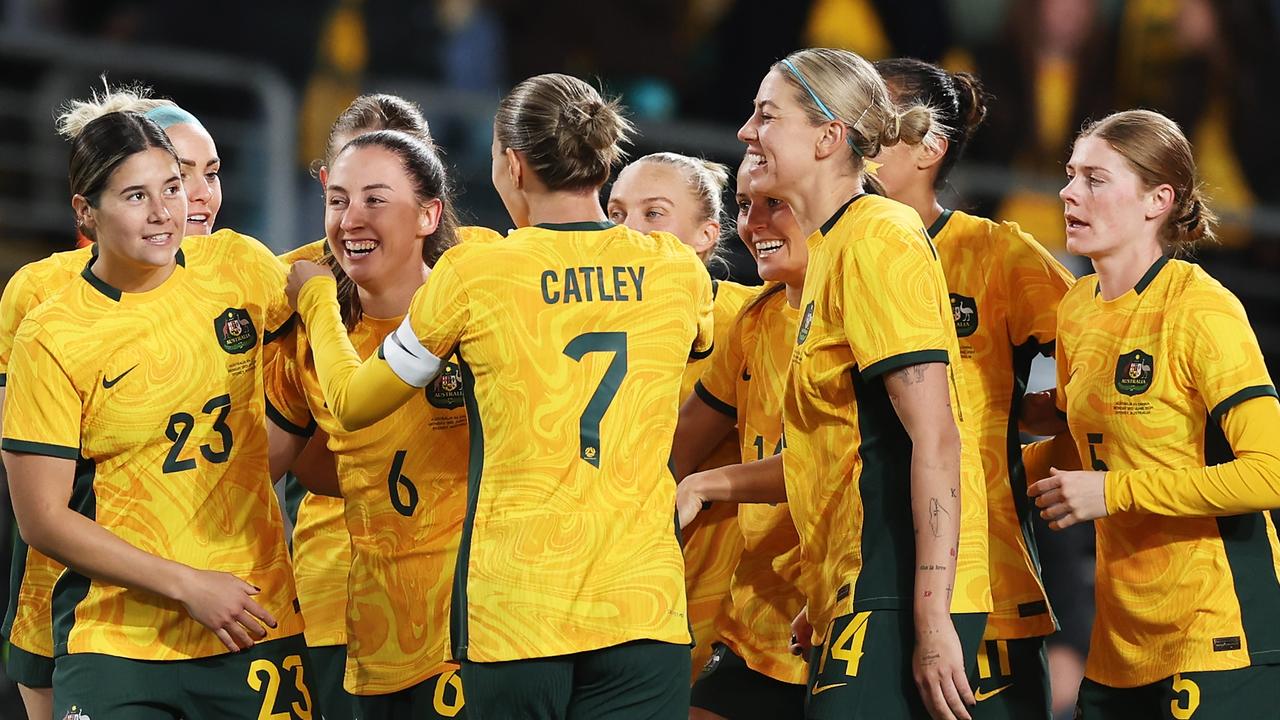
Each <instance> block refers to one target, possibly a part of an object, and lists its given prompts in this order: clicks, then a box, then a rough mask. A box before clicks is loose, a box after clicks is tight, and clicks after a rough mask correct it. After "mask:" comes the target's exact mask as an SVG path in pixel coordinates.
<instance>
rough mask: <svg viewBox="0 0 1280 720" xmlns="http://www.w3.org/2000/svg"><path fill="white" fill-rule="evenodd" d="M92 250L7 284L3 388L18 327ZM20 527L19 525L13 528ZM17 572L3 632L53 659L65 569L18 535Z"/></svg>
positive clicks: (0, 323) (30, 268) (47, 261)
mask: <svg viewBox="0 0 1280 720" xmlns="http://www.w3.org/2000/svg"><path fill="white" fill-rule="evenodd" d="M93 252H94V248H92V247H86V248H82V249H79V250H71V251H68V252H60V253H55V254H53V255H50V256H49V257H47V258H44V259H43V260H37V261H36V262H33V263H31V264H29V265H24V266H23V267H22V268H20V269H19V270H18V272H16V273H14V275H13V277H12V278H10V279H9V283H8V284H7V285H5V288H4V296H3V297H0V387H4V386H5V384H6V380H7V374H8V372H9V356H10V354H11V353H12V351H13V340H14V338H15V337H16V336H17V334H18V326H19V325H21V324H22V319H23V318H25V317H26V316H27V313H29V312H31V311H32V310H34V309H35V308H36V306H38V305H39V304H40V303H42V302H44V301H45V300H46V299H48V297H49V296H50V295H51V294H53V293H55V292H57V291H58V290H61V289H62V288H64V287H66V286H67V285H68V284H70V283H72V282H73V281H75V279H76V278H78V277H80V273H81V272H82V271H83V270H84V269H85V267H86V266H87V265H88V264H89V260H90V259H91V258H92V256H93ZM15 527H16V526H15ZM11 562H12V566H11V567H12V568H13V572H12V575H11V577H13V578H16V581H14V582H11V583H10V587H9V602H8V608H7V610H6V611H5V617H4V625H3V628H2V629H0V632H3V634H4V637H5V638H7V639H8V640H9V642H11V643H12V644H13V645H15V646H16V647H19V648H21V649H23V650H26V651H27V652H29V653H32V654H35V655H42V656H44V657H53V620H52V609H51V608H50V606H49V596H50V593H51V592H53V584H54V583H55V582H57V580H58V576H60V575H61V574H62V565H60V564H59V563H58V562H56V561H54V560H52V559H50V558H48V557H46V556H45V555H43V554H41V553H40V551H38V550H34V549H32V548H30V547H28V546H27V544H26V543H25V542H23V541H22V537H21V536H19V535H18V534H17V532H16V531H15V532H14V546H13V556H12V559H11Z"/></svg>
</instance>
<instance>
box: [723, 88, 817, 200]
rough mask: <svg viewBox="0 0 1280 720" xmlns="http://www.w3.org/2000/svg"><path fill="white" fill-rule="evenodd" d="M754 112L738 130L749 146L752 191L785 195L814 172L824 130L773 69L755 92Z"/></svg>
mask: <svg viewBox="0 0 1280 720" xmlns="http://www.w3.org/2000/svg"><path fill="white" fill-rule="evenodd" d="M754 104H755V109H754V111H753V112H752V113H751V117H750V118H748V119H747V122H746V124H744V125H743V126H742V127H741V128H740V129H739V130H738V139H739V140H741V141H742V142H744V143H746V144H747V160H746V165H747V169H748V170H749V172H750V177H751V192H752V193H762V194H764V195H770V196H774V197H781V196H785V195H786V194H787V193H788V192H789V191H790V189H791V188H792V187H794V186H795V185H796V184H797V183H798V182H800V181H801V180H802V179H803V178H805V177H806V176H807V175H808V174H810V173H811V172H812V171H813V170H814V165H815V161H816V155H815V149H816V147H817V145H818V142H819V140H820V139H821V137H822V134H823V131H824V127H823V126H822V125H814V124H812V123H811V122H809V118H808V116H807V115H806V113H805V109H804V106H803V105H801V103H800V98H799V93H798V91H797V90H796V88H795V86H794V85H792V84H791V83H790V82H788V81H787V80H786V79H785V78H784V77H783V76H782V71H780V70H777V69H774V70H770V71H769V74H768V75H765V76H764V80H762V81H760V89H759V91H757V92H756V99H755V103H754Z"/></svg>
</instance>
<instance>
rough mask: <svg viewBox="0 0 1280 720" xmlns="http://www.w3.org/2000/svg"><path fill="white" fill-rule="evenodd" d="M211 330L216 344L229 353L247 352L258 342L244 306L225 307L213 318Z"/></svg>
mask: <svg viewBox="0 0 1280 720" xmlns="http://www.w3.org/2000/svg"><path fill="white" fill-rule="evenodd" d="M213 332H214V333H215V334H217V336H218V344H219V345H221V346H222V349H223V350H225V351H226V352H228V353H230V354H231V355H239V354H241V353H244V352H248V351H249V350H250V349H251V348H252V347H253V346H254V345H257V344H258V330H257V328H255V327H254V326H253V318H251V317H249V311H248V310H245V309H244V308H227V309H226V310H223V311H222V312H221V313H219V314H218V317H216V318H214V319H213Z"/></svg>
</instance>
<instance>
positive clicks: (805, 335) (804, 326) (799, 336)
mask: <svg viewBox="0 0 1280 720" xmlns="http://www.w3.org/2000/svg"><path fill="white" fill-rule="evenodd" d="M813 302H814V301H812V300H810V301H809V304H808V305H805V306H804V317H802V318H800V329H799V330H798V331H797V332H796V344H797V345H803V344H804V341H805V340H808V339H809V326H811V325H813Z"/></svg>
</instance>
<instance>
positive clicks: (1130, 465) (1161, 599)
mask: <svg viewBox="0 0 1280 720" xmlns="http://www.w3.org/2000/svg"><path fill="white" fill-rule="evenodd" d="M1060 195H1061V197H1062V200H1063V202H1064V203H1065V204H1066V207H1065V216H1066V225H1067V247H1068V249H1069V250H1071V252H1073V253H1076V254H1079V255H1084V256H1086V257H1088V258H1089V259H1090V260H1092V261H1093V267H1094V270H1095V271H1096V274H1095V275H1091V276H1088V277H1086V278H1084V279H1083V280H1081V281H1080V282H1079V283H1077V284H1076V286H1075V287H1074V288H1072V289H1071V291H1070V292H1068V293H1067V296H1066V297H1065V298H1063V300H1062V304H1061V306H1060V307H1059V311H1058V351H1057V362H1058V392H1057V399H1058V402H1059V406H1060V409H1062V410H1063V411H1065V412H1066V413H1067V422H1068V424H1069V425H1070V427H1071V434H1072V436H1073V437H1075V439H1076V441H1077V446H1078V448H1079V451H1080V457H1081V459H1082V460H1083V461H1084V463H1085V467H1086V469H1085V470H1083V471H1075V472H1061V471H1058V470H1053V471H1051V473H1050V475H1049V477H1047V478H1045V479H1043V480H1040V481H1039V482H1036V483H1035V484H1034V485H1032V486H1031V488H1030V494H1031V495H1032V496H1033V497H1036V504H1037V505H1039V506H1040V507H1041V508H1042V512H1041V515H1042V516H1043V517H1044V518H1045V519H1047V520H1049V521H1050V527H1053V528H1064V527H1069V526H1071V525H1073V524H1075V523H1077V522H1083V521H1086V520H1096V521H1097V522H1095V523H1094V525H1095V528H1096V530H1097V535H1098V547H1097V556H1098V557H1097V559H1098V574H1097V587H1096V591H1095V593H1096V599H1097V615H1096V619H1095V620H1094V625H1093V636H1092V639H1091V641H1090V644H1089V656H1088V659H1087V660H1086V664H1085V680H1084V682H1083V684H1082V685H1081V688H1080V698H1079V705H1078V715H1079V717H1083V718H1089V719H1092V718H1121V717H1138V716H1145V717H1159V718H1190V717H1195V718H1201V717H1214V718H1216V717H1228V718H1243V717H1267V716H1270V715H1273V714H1274V712H1275V707H1276V706H1277V704H1280V667H1278V666H1277V664H1276V663H1277V662H1280V635H1278V634H1277V632H1276V623H1275V609H1276V607H1280V581H1277V573H1278V572H1280V547H1277V542H1276V525H1275V521H1276V517H1275V512H1274V510H1273V508H1276V507H1280V459H1278V458H1280V443H1278V442H1277V439H1276V432H1275V429H1276V427H1277V426H1278V425H1280V404H1278V403H1277V402H1276V399H1275V398H1276V391H1275V388H1274V385H1273V384H1272V381H1271V377H1270V376H1269V375H1268V374H1267V368H1266V366H1265V365H1264V364H1263V360H1262V353H1261V351H1260V350H1259V349H1258V341H1257V338H1256V337H1255V336H1254V333H1253V329H1252V328H1251V327H1250V326H1249V321H1248V319H1247V318H1246V317H1245V313H1244V309H1243V308H1242V307H1241V306H1240V302H1239V301H1238V300H1236V298H1235V296H1234V295H1232V294H1231V293H1230V292H1229V291H1228V290H1227V289H1226V288H1224V287H1222V285H1220V284H1219V283H1218V282H1217V281H1216V280H1214V279H1213V278H1211V277H1209V275H1208V274H1206V273H1205V272H1204V270H1202V269H1201V268H1200V266H1198V265H1193V264H1190V263H1187V262H1183V261H1181V260H1176V259H1170V258H1169V257H1168V255H1170V254H1173V255H1179V254H1182V253H1185V252H1186V251H1188V250H1190V249H1192V248H1194V246H1195V245H1196V244H1197V243H1199V242H1203V241H1206V240H1211V239H1212V238H1213V228H1214V225H1215V222H1216V218H1215V217H1214V215H1213V212H1212V211H1211V210H1210V209H1209V208H1208V206H1207V205H1206V204H1205V201H1204V198H1203V197H1202V196H1201V194H1200V185H1199V182H1198V180H1197V177H1196V168H1195V163H1194V160H1193V156H1192V152H1191V146H1190V144H1189V143H1188V142H1187V139H1186V137H1184V136H1183V134H1182V131H1181V130H1180V129H1179V128H1178V126H1177V124H1176V123H1174V122H1173V121H1172V120H1169V119H1168V118H1166V117H1164V116H1163V115H1160V114H1158V113H1154V112H1150V111H1146V110H1130V111H1126V112H1121V113H1116V114H1114V115H1110V116H1108V117H1106V118H1103V119H1102V120H1100V121H1098V122H1097V123H1094V124H1092V125H1089V126H1087V127H1085V129H1084V130H1083V131H1081V133H1080V136H1079V137H1078V138H1077V139H1076V142H1075V146H1074V148H1073V150H1072V153H1071V159H1070V160H1069V161H1068V162H1067V185H1066V187H1064V188H1063V189H1062V192H1061V193H1060ZM1268 510H1271V512H1270V513H1268V512H1266V511H1268Z"/></svg>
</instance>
